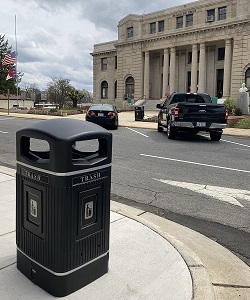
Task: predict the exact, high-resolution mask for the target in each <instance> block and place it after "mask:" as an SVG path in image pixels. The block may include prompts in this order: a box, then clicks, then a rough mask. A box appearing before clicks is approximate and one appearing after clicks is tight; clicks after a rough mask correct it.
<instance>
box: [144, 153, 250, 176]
mask: <svg viewBox="0 0 250 300" xmlns="http://www.w3.org/2000/svg"><path fill="white" fill-rule="evenodd" d="M140 155H142V156H146V157H152V158H159V159H164V160H171V161H177V162H182V163H185V164H192V165H199V166H205V167H210V168H217V169H224V170H229V171H236V172H242V173H250V171H248V170H241V169H234V168H227V167H221V166H215V165H208V164H202V163H197V162H194V161H187V160H181V159H175V158H168V157H162V156H155V155H148V154H142V153H141V154H140Z"/></svg>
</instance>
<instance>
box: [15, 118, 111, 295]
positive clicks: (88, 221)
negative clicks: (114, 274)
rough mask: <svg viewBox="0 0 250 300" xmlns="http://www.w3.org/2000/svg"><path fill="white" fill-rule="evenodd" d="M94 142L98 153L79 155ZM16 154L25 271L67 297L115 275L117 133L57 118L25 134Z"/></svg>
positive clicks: (19, 241)
mask: <svg viewBox="0 0 250 300" xmlns="http://www.w3.org/2000/svg"><path fill="white" fill-rule="evenodd" d="M39 141H42V142H45V144H46V145H48V149H45V150H43V149H41V151H40V150H39V149H38V150H37V149H36V148H37V147H39V146H37V144H36V143H37V142H39ZM92 142H93V143H94V144H95V146H94V147H96V148H94V150H92V149H91V150H88V149H87V150H85V151H83V150H82V149H81V148H78V145H79V143H80V145H81V147H82V148H84V145H85V143H88V144H89V143H90V144H91V143H92ZM34 145H36V146H34ZM16 147H17V148H16V156H17V174H16V187H17V190H16V244H17V268H18V269H19V270H20V271H21V272H22V273H23V274H24V275H25V276H27V277H28V278H29V279H30V280H32V281H33V282H34V283H35V284H37V285H38V286H40V287H41V288H43V289H44V290H46V291H47V292H49V293H50V294H52V295H54V296H57V297H61V296H66V295H68V294H70V293H72V292H74V291H76V290H78V289H80V288H82V287H83V286H85V285H87V284H89V283H90V282H92V281H94V280H95V279H97V278H99V277H100V276H102V275H104V274H105V273H106V272H107V271H108V260H109V222H110V217H109V216H110V184H111V160H112V134H111V133H110V132H109V131H107V130H106V129H104V128H102V127H100V126H98V125H96V124H93V123H90V122H86V121H81V120H74V119H52V120H48V121H40V122H36V123H34V124H31V125H29V126H28V127H25V128H23V129H21V130H19V131H18V132H17V134H16ZM34 149H36V150H34ZM84 149H85V148H84Z"/></svg>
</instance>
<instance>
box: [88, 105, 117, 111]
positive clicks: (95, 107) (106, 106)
mask: <svg viewBox="0 0 250 300" xmlns="http://www.w3.org/2000/svg"><path fill="white" fill-rule="evenodd" d="M89 110H109V111H113V110H114V109H113V107H112V106H111V105H103V104H95V105H92V106H91V107H90V108H89Z"/></svg>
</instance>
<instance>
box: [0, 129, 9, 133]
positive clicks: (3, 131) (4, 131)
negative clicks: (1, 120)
mask: <svg viewBox="0 0 250 300" xmlns="http://www.w3.org/2000/svg"><path fill="white" fill-rule="evenodd" d="M0 133H8V132H6V131H1V130H0Z"/></svg>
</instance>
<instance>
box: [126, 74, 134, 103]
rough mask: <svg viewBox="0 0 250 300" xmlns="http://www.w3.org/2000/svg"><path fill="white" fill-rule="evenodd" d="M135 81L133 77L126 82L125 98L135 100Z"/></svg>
mask: <svg viewBox="0 0 250 300" xmlns="http://www.w3.org/2000/svg"><path fill="white" fill-rule="evenodd" d="M134 90H135V81H134V78H133V77H132V76H129V77H128V78H127V79H126V82H125V94H126V95H125V96H126V97H127V98H131V99H134Z"/></svg>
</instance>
